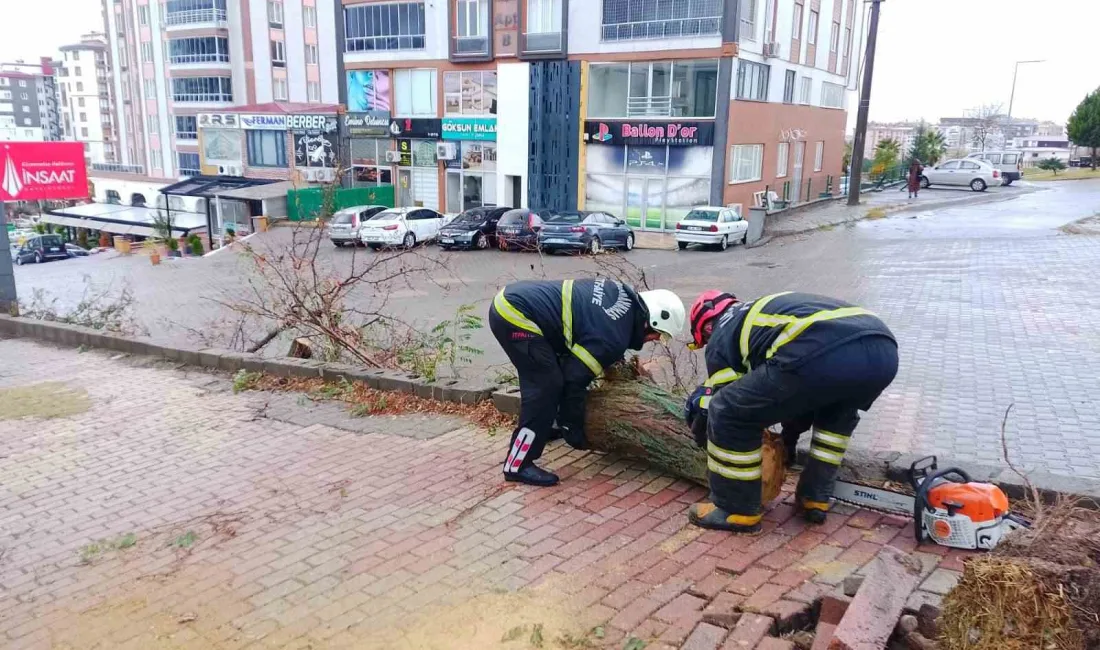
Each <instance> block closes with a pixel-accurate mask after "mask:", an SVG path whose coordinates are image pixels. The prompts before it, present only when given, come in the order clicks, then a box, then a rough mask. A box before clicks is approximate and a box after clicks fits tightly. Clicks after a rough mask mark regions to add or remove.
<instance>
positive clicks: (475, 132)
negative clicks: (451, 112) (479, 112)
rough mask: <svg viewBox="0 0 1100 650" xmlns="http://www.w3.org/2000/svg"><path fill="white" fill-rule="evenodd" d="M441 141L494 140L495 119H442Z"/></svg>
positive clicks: (495, 135) (495, 136)
mask: <svg viewBox="0 0 1100 650" xmlns="http://www.w3.org/2000/svg"><path fill="white" fill-rule="evenodd" d="M443 139H444V140H496V139H497V118H495V117H445V118H443Z"/></svg>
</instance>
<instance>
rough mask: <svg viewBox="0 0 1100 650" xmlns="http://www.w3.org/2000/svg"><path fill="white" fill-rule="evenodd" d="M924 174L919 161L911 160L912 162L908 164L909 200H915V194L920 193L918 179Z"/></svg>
mask: <svg viewBox="0 0 1100 650" xmlns="http://www.w3.org/2000/svg"><path fill="white" fill-rule="evenodd" d="M923 173H924V167H923V166H921V164H920V161H919V160H917V159H916V158H913V161H912V162H911V163H909V198H911V199H915V198H917V192H919V191H920V177H921V174H923Z"/></svg>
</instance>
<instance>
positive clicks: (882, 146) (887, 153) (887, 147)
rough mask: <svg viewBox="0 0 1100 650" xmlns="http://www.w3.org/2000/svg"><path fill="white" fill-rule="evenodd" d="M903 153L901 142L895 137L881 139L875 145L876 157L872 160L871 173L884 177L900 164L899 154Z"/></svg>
mask: <svg viewBox="0 0 1100 650" xmlns="http://www.w3.org/2000/svg"><path fill="white" fill-rule="evenodd" d="M900 153H901V144H900V143H898V141H897V140H895V139H893V138H886V139H884V140H879V142H878V144H876V145H875V157H874V159H873V160H872V161H871V175H872V176H878V177H879V178H882V177H883V176H884V175H885V174H886V173H888V172H889V171H890V169H891V168H893V167H894V166H895V165H897V164H898V155H899V154H900Z"/></svg>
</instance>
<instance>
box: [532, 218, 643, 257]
mask: <svg viewBox="0 0 1100 650" xmlns="http://www.w3.org/2000/svg"><path fill="white" fill-rule="evenodd" d="M539 247H540V248H541V249H542V250H544V251H547V252H554V251H558V250H577V251H588V252H590V253H599V252H600V251H601V250H603V249H605V248H620V249H622V250H625V251H628V250H631V249H633V248H634V231H633V230H631V228H630V226H628V225H626V222H625V221H623V220H622V219H618V218H616V217H613V216H611V215H610V214H607V213H606V212H597V211H592V212H589V211H584V210H582V211H575V212H555V213H552V214H551V215H550V216H549V217H548V218H547V219H546V223H545V224H544V225H543V227H542V230H540V231H539Z"/></svg>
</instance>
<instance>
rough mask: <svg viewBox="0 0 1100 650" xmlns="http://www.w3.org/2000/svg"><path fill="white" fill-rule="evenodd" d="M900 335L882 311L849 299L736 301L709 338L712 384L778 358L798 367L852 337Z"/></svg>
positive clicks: (781, 296) (786, 296)
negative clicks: (881, 317)
mask: <svg viewBox="0 0 1100 650" xmlns="http://www.w3.org/2000/svg"><path fill="white" fill-rule="evenodd" d="M863 336H886V337H889V338H890V339H891V340H894V334H893V332H891V331H890V328H888V327H886V324H885V323H883V322H882V321H881V320H879V318H878V317H877V316H875V315H874V314H872V313H871V312H869V311H867V310H866V309H863V308H861V307H856V306H854V305H851V304H849V303H846V302H844V301H843V300H837V299H835V298H828V297H826V296H818V295H814V294H810V293H792V292H786V293H777V294H773V295H770V296H764V297H763V298H759V299H757V300H754V301H752V302H742V303H737V304H734V305H731V306H730V307H729V308H728V309H727V310H726V311H724V312H722V315H721V316H719V317H718V322H717V323H716V324H715V326H714V331H713V332H712V333H711V336H710V340H709V341H708V342H707V349H706V360H707V375H708V377H709V378H708V379H707V381H706V385H707V386H713V387H719V386H723V385H725V384H728V383H729V382H731V381H736V380H737V379H739V378H741V377H742V376H743V375H745V374H747V373H748V372H749V371H750V370H752V369H753V368H755V367H757V366H759V365H761V364H763V363H765V362H767V361H772V362H773V363H776V364H778V365H779V366H780V367H781V368H783V369H794V368H797V367H798V366H800V365H801V364H803V363H805V362H806V361H808V360H810V359H813V358H814V357H816V356H818V355H821V354H824V353H826V352H828V351H830V350H832V349H833V348H836V347H838V346H840V345H843V344H844V343H847V342H848V341H852V340H855V339H858V338H860V337H863Z"/></svg>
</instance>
